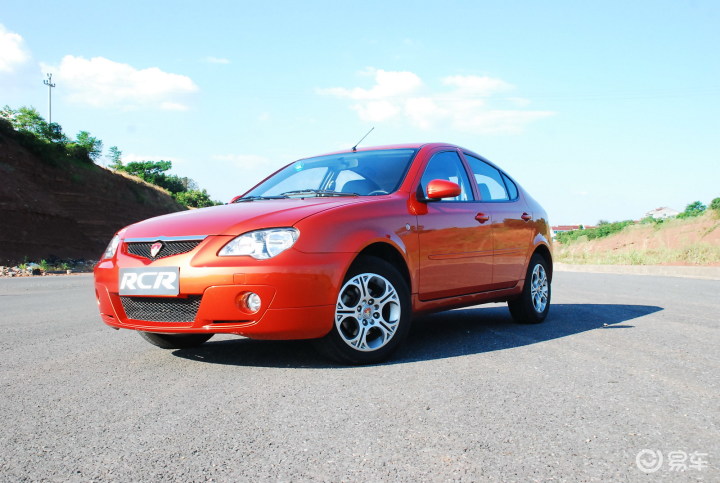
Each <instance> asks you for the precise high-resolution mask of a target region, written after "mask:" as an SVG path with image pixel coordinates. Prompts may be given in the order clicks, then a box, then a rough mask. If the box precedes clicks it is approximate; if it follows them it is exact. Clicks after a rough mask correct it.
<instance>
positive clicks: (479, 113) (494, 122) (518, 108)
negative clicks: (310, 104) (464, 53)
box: [317, 69, 554, 134]
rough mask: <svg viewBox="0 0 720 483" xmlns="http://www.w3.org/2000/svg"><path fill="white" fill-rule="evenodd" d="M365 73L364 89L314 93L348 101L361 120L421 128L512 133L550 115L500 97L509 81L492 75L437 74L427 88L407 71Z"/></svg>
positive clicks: (510, 87) (520, 101) (526, 102)
mask: <svg viewBox="0 0 720 483" xmlns="http://www.w3.org/2000/svg"><path fill="white" fill-rule="evenodd" d="M368 73H369V74H370V75H372V76H373V77H374V80H375V85H373V86H372V87H370V88H369V89H366V88H361V87H355V88H344V87H333V88H328V89H318V90H317V92H318V93H319V94H321V95H328V96H333V97H338V98H341V99H350V100H351V101H354V102H352V103H351V105H350V108H351V109H353V110H354V111H356V112H357V113H358V116H359V117H360V119H362V120H363V121H369V122H384V121H395V122H405V123H408V124H410V125H412V126H414V127H416V128H418V129H421V130H430V129H433V128H436V127H438V126H441V125H442V126H451V127H452V128H453V129H456V130H458V131H465V132H472V133H480V134H496V133H517V132H522V130H523V129H524V127H525V126H526V125H527V124H529V123H531V122H533V121H536V120H538V119H542V118H545V117H548V116H552V115H553V114H554V112H552V111H533V110H525V109H523V108H524V107H527V106H528V105H529V103H530V101H529V100H527V99H523V98H519V97H503V96H501V95H500V94H502V93H505V92H508V91H511V90H513V89H514V86H513V85H512V84H509V83H508V82H505V81H504V80H502V79H498V78H493V77H488V76H483V77H480V76H471V75H468V76H462V75H455V76H447V77H444V78H442V79H440V83H441V85H442V86H444V89H442V90H435V91H432V90H430V88H429V87H428V86H427V85H426V84H425V83H424V82H423V80H422V79H421V78H420V77H419V76H418V75H416V74H414V73H412V72H389V71H384V70H375V69H371V70H370V71H365V72H363V74H368Z"/></svg>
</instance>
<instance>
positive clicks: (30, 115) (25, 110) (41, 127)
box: [0, 106, 68, 143]
mask: <svg viewBox="0 0 720 483" xmlns="http://www.w3.org/2000/svg"><path fill="white" fill-rule="evenodd" d="M0 116H1V117H4V118H5V119H7V120H8V121H10V123H11V124H12V126H13V129H15V130H16V131H19V132H22V133H28V134H32V135H34V136H36V137H37V138H40V139H42V140H45V141H50V142H53V143H67V141H68V139H67V137H66V136H65V134H63V132H62V127H61V126H60V124H58V123H56V122H53V123H51V124H48V122H47V121H45V119H44V118H43V117H42V116H41V115H40V113H39V112H38V111H37V109H35V108H34V107H27V106H23V107H21V108H20V109H17V110H15V109H12V108H10V106H5V107H3V108H2V109H0Z"/></svg>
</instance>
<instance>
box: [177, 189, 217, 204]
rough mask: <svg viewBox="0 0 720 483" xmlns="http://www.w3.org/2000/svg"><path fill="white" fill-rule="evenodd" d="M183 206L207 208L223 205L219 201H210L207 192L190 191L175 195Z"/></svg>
mask: <svg viewBox="0 0 720 483" xmlns="http://www.w3.org/2000/svg"><path fill="white" fill-rule="evenodd" d="M173 196H174V197H175V199H176V200H177V201H178V203H180V204H181V205H185V206H187V207H190V208H205V207H207V206H215V205H219V204H221V203H220V202H218V201H213V200H211V199H210V195H208V192H207V190H202V191H201V190H190V191H184V192H182V193H176V194H174V195H173Z"/></svg>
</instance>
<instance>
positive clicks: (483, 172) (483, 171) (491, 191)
mask: <svg viewBox="0 0 720 483" xmlns="http://www.w3.org/2000/svg"><path fill="white" fill-rule="evenodd" d="M465 158H466V159H467V160H468V163H469V164H470V169H471V170H472V172H473V175H474V177H475V182H476V183H477V187H478V192H479V193H480V201H507V200H509V199H510V197H509V196H508V192H507V190H506V189H505V182H504V181H503V178H502V175H501V174H500V171H498V170H497V169H495V168H493V167H492V166H490V165H489V164H487V163H486V162H485V161H482V160H480V159H478V158H474V157H472V156H468V155H467V154H466V155H465Z"/></svg>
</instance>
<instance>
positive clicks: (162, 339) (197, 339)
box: [139, 332, 214, 349]
mask: <svg viewBox="0 0 720 483" xmlns="http://www.w3.org/2000/svg"><path fill="white" fill-rule="evenodd" d="M139 334H140V337H142V338H143V339H145V340H146V341H148V342H150V343H151V344H152V345H154V346H157V347H160V348H161V349H191V348H193V347H197V346H199V345H201V344H204V343H205V342H207V341H208V340H209V339H210V337H212V336H213V335H214V334H156V333H154V332H139Z"/></svg>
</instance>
